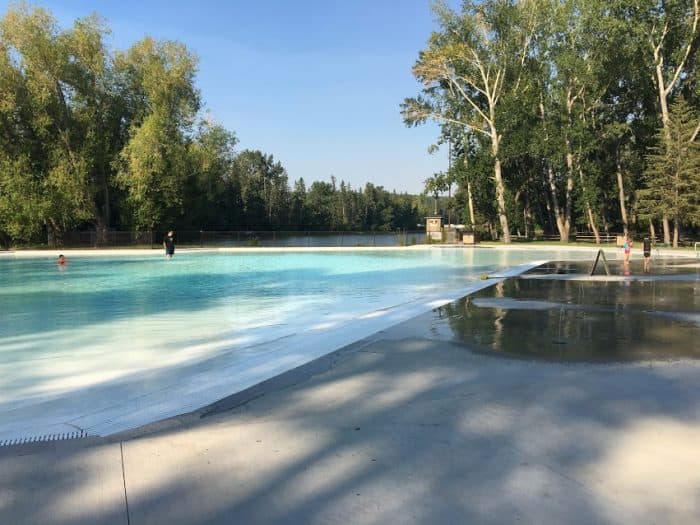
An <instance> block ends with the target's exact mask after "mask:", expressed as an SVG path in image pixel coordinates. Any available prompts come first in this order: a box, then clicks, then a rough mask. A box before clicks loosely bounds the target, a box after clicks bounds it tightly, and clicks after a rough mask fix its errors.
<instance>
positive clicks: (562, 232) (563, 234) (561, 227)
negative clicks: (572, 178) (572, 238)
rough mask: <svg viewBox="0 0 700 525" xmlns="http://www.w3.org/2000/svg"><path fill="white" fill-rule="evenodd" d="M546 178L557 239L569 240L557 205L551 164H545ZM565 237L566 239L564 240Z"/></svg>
mask: <svg viewBox="0 0 700 525" xmlns="http://www.w3.org/2000/svg"><path fill="white" fill-rule="evenodd" d="M547 178H548V179H549V190H550V192H551V194H552V201H553V202H554V205H553V206H552V207H553V208H554V218H555V219H556V225H557V231H558V232H559V239H560V240H561V242H568V241H569V230H568V224H567V223H566V219H565V218H564V213H563V211H562V209H561V208H560V207H559V197H558V195H557V182H556V181H555V180H554V171H553V170H552V166H551V165H549V163H548V164H547ZM564 239H566V240H564Z"/></svg>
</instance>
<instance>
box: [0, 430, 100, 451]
mask: <svg viewBox="0 0 700 525" xmlns="http://www.w3.org/2000/svg"><path fill="white" fill-rule="evenodd" d="M86 437H91V436H90V435H89V434H88V433H87V432H85V431H84V430H79V431H75V432H59V433H57V434H44V435H43V436H28V437H21V438H13V439H6V440H4V441H0V447H11V446H13V445H24V444H27V443H41V442H48V441H67V440H69V439H82V438H86Z"/></svg>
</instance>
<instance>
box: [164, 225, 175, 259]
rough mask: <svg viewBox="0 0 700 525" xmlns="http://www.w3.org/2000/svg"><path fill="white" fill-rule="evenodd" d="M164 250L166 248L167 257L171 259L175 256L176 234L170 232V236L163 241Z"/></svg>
mask: <svg viewBox="0 0 700 525" xmlns="http://www.w3.org/2000/svg"><path fill="white" fill-rule="evenodd" d="M163 248H165V256H166V257H167V258H168V259H170V258H172V256H173V255H174V254H175V232H173V231H172V230H170V231H169V232H168V235H166V236H165V239H163Z"/></svg>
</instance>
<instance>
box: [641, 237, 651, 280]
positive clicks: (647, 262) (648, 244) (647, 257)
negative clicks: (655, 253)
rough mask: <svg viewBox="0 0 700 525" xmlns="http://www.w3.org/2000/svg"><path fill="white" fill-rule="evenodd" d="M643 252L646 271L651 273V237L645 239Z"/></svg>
mask: <svg viewBox="0 0 700 525" xmlns="http://www.w3.org/2000/svg"><path fill="white" fill-rule="evenodd" d="M642 250H643V251H644V271H645V272H649V269H650V267H651V239H650V238H649V237H644V242H642Z"/></svg>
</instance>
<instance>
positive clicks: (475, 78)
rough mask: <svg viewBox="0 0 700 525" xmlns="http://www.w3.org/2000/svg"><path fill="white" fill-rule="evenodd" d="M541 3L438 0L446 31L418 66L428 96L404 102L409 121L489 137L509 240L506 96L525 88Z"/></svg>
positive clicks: (503, 226) (507, 239) (502, 221)
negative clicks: (457, 4)
mask: <svg viewBox="0 0 700 525" xmlns="http://www.w3.org/2000/svg"><path fill="white" fill-rule="evenodd" d="M535 5H536V4H535V3H534V2H529V1H528V2H519V3H517V4H513V3H512V2H508V1H503V0H486V1H483V2H476V1H470V0H467V1H465V2H464V3H463V5H462V13H461V15H460V14H457V13H455V12H453V11H452V10H450V9H449V8H447V7H446V6H445V5H444V4H442V3H438V4H436V7H435V13H436V15H437V17H438V21H439V23H440V26H441V31H440V32H436V33H433V35H432V36H431V38H430V40H429V42H428V48H427V49H426V50H424V51H422V52H421V53H420V56H419V59H418V61H417V62H416V64H415V66H414V67H413V73H414V75H415V76H416V78H418V80H420V81H421V82H422V84H423V86H424V89H423V95H424V96H419V97H417V98H411V99H406V100H405V101H404V103H403V105H402V113H403V116H404V120H405V122H406V123H407V124H408V125H416V124H419V123H422V122H424V121H425V120H426V119H428V118H432V119H435V120H437V121H439V122H451V123H453V124H456V125H458V126H462V127H463V128H466V130H469V131H472V132H475V133H480V134H482V135H484V137H486V138H487V139H488V140H489V142H490V147H491V155H492V159H493V176H494V181H495V190H496V196H495V197H496V202H497V203H498V217H499V222H500V225H501V231H502V233H503V241H504V242H506V243H509V242H510V241H511V238H510V228H509V226H508V215H507V212H506V184H505V181H504V177H503V173H502V170H501V157H500V147H501V141H502V139H503V136H502V133H501V131H500V127H499V118H500V110H501V101H502V99H503V98H504V97H505V96H507V95H508V94H509V93H510V92H517V91H518V90H519V88H520V80H521V77H522V73H523V70H524V67H525V64H526V61H527V58H528V51H529V48H530V44H531V41H532V37H533V31H534V27H535V19H536V16H537V14H536V9H535Z"/></svg>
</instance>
